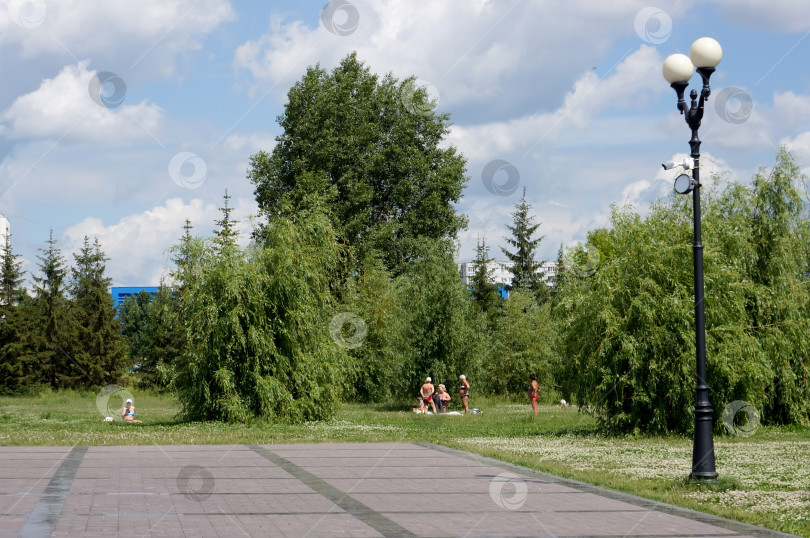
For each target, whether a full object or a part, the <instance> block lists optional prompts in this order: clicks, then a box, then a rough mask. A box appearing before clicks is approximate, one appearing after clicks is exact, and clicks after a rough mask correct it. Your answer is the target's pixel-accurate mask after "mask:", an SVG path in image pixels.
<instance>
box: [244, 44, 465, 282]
mask: <svg viewBox="0 0 810 538" xmlns="http://www.w3.org/2000/svg"><path fill="white" fill-rule="evenodd" d="M413 85H414V79H413V78H409V79H406V80H405V81H402V82H400V81H398V80H397V79H395V78H394V77H393V76H392V75H390V74H389V75H386V76H384V77H382V78H380V77H378V76H377V75H375V74H372V73H371V72H370V70H369V69H368V68H367V67H365V66H364V65H363V64H362V63H361V62H360V61H359V60H358V59H357V56H356V54H351V55H349V56H347V57H346V58H344V59H343V61H342V62H341V63H340V65H339V66H338V67H336V68H335V69H334V70H333V71H332V72H331V73H329V72H326V71H325V70H323V69H321V68H320V67H319V66H315V67H310V68H309V69H307V72H306V74H305V75H304V76H303V78H302V79H301V80H300V81H298V82H297V83H296V84H295V86H293V88H291V89H290V91H289V93H288V96H287V97H288V102H287V104H286V105H285V109H284V113H283V114H282V115H281V116H280V117H279V118H278V121H279V123H280V125H281V128H282V129H283V134H282V135H280V136H279V137H278V138H277V141H278V144H277V145H276V146H275V148H274V149H273V152H272V154H268V153H265V152H259V153H257V154H256V155H253V157H252V158H251V167H250V170H249V172H248V177H249V178H250V180H251V181H252V182H253V183H254V185H255V186H256V191H255V194H256V200H257V201H258V203H259V207H260V209H261V212H262V213H263V214H264V215H266V216H269V217H274V216H278V215H282V214H288V215H289V214H294V213H295V212H296V211H298V210H300V209H305V208H308V207H311V206H312V204H313V203H319V204H322V205H324V206H325V207H329V208H330V211H331V213H330V217H331V221H332V225H333V227H334V228H335V230H336V231H337V233H338V235H339V236H340V237H341V238H342V240H343V241H345V242H347V243H348V244H349V245H351V246H352V247H354V249H355V251H356V252H357V254H358V259H359V260H363V259H365V258H366V256H367V254H369V253H370V252H371V251H376V252H378V253H380V255H381V259H382V260H383V263H384V265H385V266H386V267H387V268H389V269H391V268H396V267H399V266H400V265H402V264H404V263H406V262H407V261H408V260H410V259H411V258H412V257H414V256H415V255H417V254H418V251H419V248H420V244H421V242H422V240H423V239H434V240H436V239H452V238H454V237H455V236H456V233H457V231H458V230H459V229H461V228H463V227H464V226H465V224H466V219H465V218H464V217H463V216H461V215H459V214H457V213H456V210H455V207H454V204H455V203H456V202H458V201H459V199H460V197H461V192H462V189H463V188H464V185H465V183H466V178H465V176H464V174H465V160H464V158H463V157H462V156H461V155H459V154H458V153H457V151H456V150H455V148H452V147H451V148H446V149H442V148H440V147H439V145H440V144H441V142H442V140H443V138H444V137H445V136H446V135H447V133H448V132H449V126H450V124H449V116H448V115H446V114H437V113H435V111H431V105H430V103H428V102H427V94H426V92H425V91H424V89H418V90H416V91H414V88H413ZM425 111H427V112H428V113H427V114H424V113H422V112H425Z"/></svg>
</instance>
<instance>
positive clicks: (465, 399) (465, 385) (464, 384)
mask: <svg viewBox="0 0 810 538" xmlns="http://www.w3.org/2000/svg"><path fill="white" fill-rule="evenodd" d="M458 381H459V383H461V387H459V389H458V395H459V396H461V403H462V404H463V405H464V412H465V413H469V412H470V382H469V381H467V376H465V375H464V374H461V375H460V376H458Z"/></svg>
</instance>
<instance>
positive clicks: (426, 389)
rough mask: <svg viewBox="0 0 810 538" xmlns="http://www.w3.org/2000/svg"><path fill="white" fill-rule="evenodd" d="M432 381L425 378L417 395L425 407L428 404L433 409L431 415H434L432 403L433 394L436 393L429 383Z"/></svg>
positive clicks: (434, 405) (434, 407)
mask: <svg viewBox="0 0 810 538" xmlns="http://www.w3.org/2000/svg"><path fill="white" fill-rule="evenodd" d="M431 381H432V379H430V378H429V377H428V378H425V383H424V384H423V385H422V388H421V389H419V394H420V395H421V396H422V401H423V402H425V405H427V404H430V407H432V408H433V414H434V415H435V414H436V404H435V403H433V393H434V392H436V389H435V388H434V387H433V383H431Z"/></svg>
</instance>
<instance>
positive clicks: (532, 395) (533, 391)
mask: <svg viewBox="0 0 810 538" xmlns="http://www.w3.org/2000/svg"><path fill="white" fill-rule="evenodd" d="M529 379H530V380H531V384H530V385H529V402H530V403H531V404H532V411H534V414H535V415H536V414H537V400H538V399H539V398H540V384H539V383H537V376H535V375H534V374H532V375H530V376H529Z"/></svg>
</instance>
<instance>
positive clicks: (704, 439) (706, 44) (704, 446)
mask: <svg viewBox="0 0 810 538" xmlns="http://www.w3.org/2000/svg"><path fill="white" fill-rule="evenodd" d="M722 57H723V49H722V48H721V47H720V44H719V43H718V42H717V41H715V40H714V39H712V38H710V37H701V38H700V39H698V40H697V41H695V42H694V43H693V44H692V48H691V49H689V56H688V57H687V56H685V55H683V54H673V55H671V56H669V57H668V58H667V59H666V60H664V78H665V79H666V80H667V82H669V83H670V86H672V88H673V89H674V90H675V93H677V95H678V110H680V112H681V114H683V115H684V118H685V119H686V124H687V125H689V128H690V129H691V130H692V138H691V140H689V146H690V148H691V150H692V154H691V155H692V159H693V161H694V164H693V166H692V177H689V175H687V174H681V175H680V176H678V178H677V179H676V180H675V191H676V192H678V193H679V194H688V193H690V192H691V193H692V200H693V221H694V229H695V240H694V244H693V245H692V258H693V261H694V273H695V353H696V355H697V388H696V390H695V436H694V443H693V445H692V472H691V473H690V474H689V476H690V477H691V478H693V479H696V480H716V479H717V472H716V471H715V467H714V438H713V437H712V425H713V415H714V410H713V409H712V406H711V404H710V403H709V385H708V384H707V382H706V317H705V313H704V304H703V303H704V298H703V244H702V243H701V231H700V139H699V138H698V129H700V121H701V120H702V119H703V104H704V102H705V101H706V100H708V99H709V95H711V88H710V87H709V78H710V77H711V76H712V73H714V68H715V67H717V64H719V63H720V59H721V58H722ZM695 68H697V72H698V74H699V75H700V76H701V78H702V79H703V88H702V89H701V90H700V99H699V100H698V93H697V91H696V90H694V89H693V90H692V92H691V94H690V95H689V97H690V98H691V100H692V102H691V103H690V104H689V105H688V106H687V104H686V102H685V101H684V99H683V94H684V92H685V91H686V88H687V86H689V79H690V78H692V72H693V70H694V69H695ZM673 167H674V166H673ZM664 168H667V166H666V165H664ZM684 168H687V167H686V166H684Z"/></svg>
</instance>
